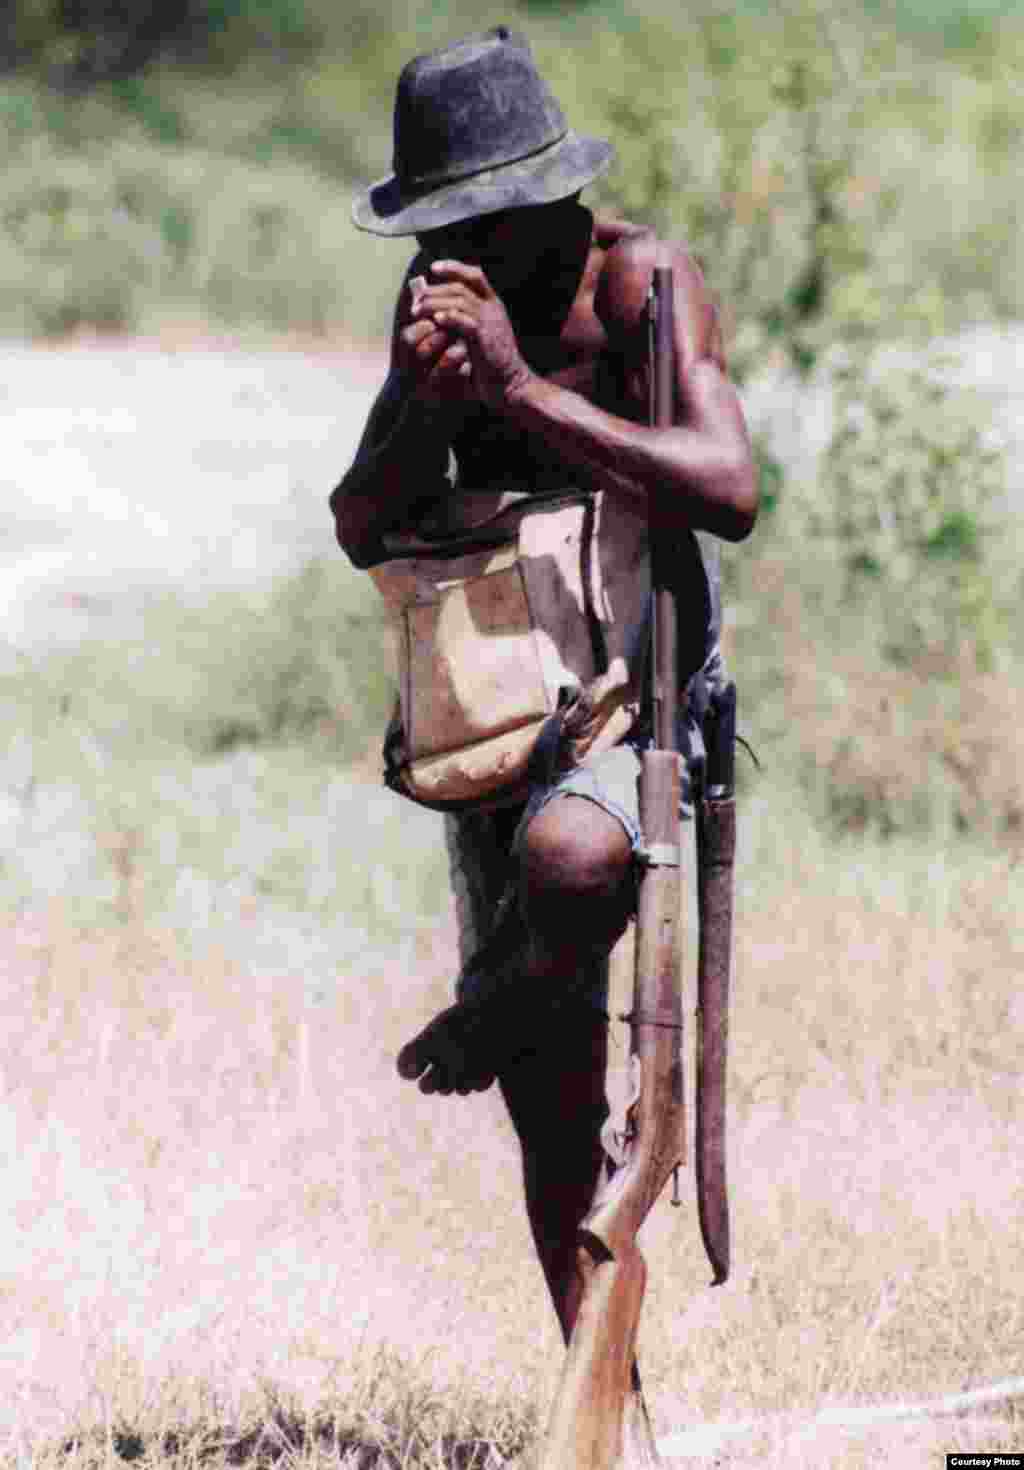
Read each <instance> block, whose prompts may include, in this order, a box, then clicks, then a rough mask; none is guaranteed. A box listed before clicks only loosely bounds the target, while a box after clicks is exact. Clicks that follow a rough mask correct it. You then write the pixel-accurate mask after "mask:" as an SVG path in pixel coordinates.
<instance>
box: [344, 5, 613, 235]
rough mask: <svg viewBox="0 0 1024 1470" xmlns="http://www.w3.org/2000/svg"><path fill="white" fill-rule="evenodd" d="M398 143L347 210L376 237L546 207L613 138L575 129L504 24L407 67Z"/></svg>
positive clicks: (604, 161) (602, 156) (594, 172)
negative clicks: (389, 163) (389, 165)
mask: <svg viewBox="0 0 1024 1470" xmlns="http://www.w3.org/2000/svg"><path fill="white" fill-rule="evenodd" d="M394 145H395V146H394V158H393V169H394V171H393V173H391V174H389V175H388V176H387V178H384V179H380V180H379V181H378V182H377V183H375V184H372V185H371V186H370V187H369V188H368V189H366V190H364V191H363V192H362V193H361V194H359V195H358V197H357V198H356V200H355V202H354V204H353V206H352V218H353V220H354V221H355V223H356V225H357V226H358V227H359V229H361V230H368V231H370V232H371V233H372V234H376V235H416V234H421V233H423V232H424V231H426V230H436V229H439V228H440V227H441V226H442V225H451V224H455V223H457V222H458V221H460V220H465V219H472V218H474V217H475V216H477V215H482V214H493V213H494V211H495V210H498V209H511V208H515V207H518V206H520V205H526V204H552V203H554V202H555V201H556V200H558V199H565V198H567V197H568V196H569V195H570V194H575V193H576V192H577V191H578V190H579V189H582V188H583V186H584V185H585V184H589V183H590V182H591V180H592V179H595V178H597V176H598V175H599V174H602V173H604V171H605V169H607V168H608V166H609V165H610V163H611V162H612V159H613V157H614V149H613V148H612V145H611V144H610V143H608V142H605V141H604V140H603V139H601V138H585V137H581V136H580V135H579V134H578V133H575V132H573V130H572V129H571V128H570V127H569V125H568V123H567V122H566V119H565V114H564V113H563V112H562V109H561V107H560V106H559V105H558V102H557V101H556V99H555V97H554V96H553V94H552V92H551V89H550V88H549V87H548V85H547V83H546V82H545V81H544V80H543V78H542V77H541V75H540V73H539V72H538V71H537V67H536V63H535V62H534V59H533V55H532V53H531V51H530V47H529V43H528V42H527V40H526V38H525V37H524V36H521V35H517V34H516V33H515V32H513V31H510V30H509V29H508V28H507V27H506V26H495V27H494V29H493V30H489V31H485V32H484V33H483V34H481V35H474V36H467V37H466V39H465V40H462V41H457V42H455V44H454V45H451V46H445V47H443V48H442V49H441V50H440V51H432V52H430V53H428V54H427V55H425V56H417V57H415V58H414V59H413V60H412V61H410V62H409V63H408V65H407V66H405V67H403V69H402V73H401V75H400V77H399V79H398V89H397V92H396V96H395V131H394Z"/></svg>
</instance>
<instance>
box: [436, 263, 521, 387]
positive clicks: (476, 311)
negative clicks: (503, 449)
mask: <svg viewBox="0 0 1024 1470" xmlns="http://www.w3.org/2000/svg"><path fill="white" fill-rule="evenodd" d="M430 271H431V276H432V277H433V279H432V281H431V282H430V284H429V285H427V286H425V287H424V288H423V290H422V291H420V292H419V293H418V295H417V296H416V299H415V301H414V302H413V306H412V315H413V318H414V321H415V326H414V327H412V328H410V329H409V330H410V331H414V330H416V329H417V328H420V329H422V330H423V333H424V335H423V337H422V339H420V340H422V341H423V342H425V343H426V342H428V341H429V340H430V337H429V336H428V335H427V327H428V323H429V324H430V328H431V330H432V331H433V332H434V333H436V334H439V335H444V334H446V333H450V334H451V335H452V337H453V338H454V339H455V340H454V341H453V343H452V346H451V348H449V352H452V351H454V350H455V348H456V347H459V346H461V347H462V348H464V350H465V351H466V353H467V357H466V358H465V359H464V360H463V362H464V363H467V364H468V367H469V374H468V381H469V382H470V383H471V384H472V388H473V391H474V393H475V395H476V397H477V398H478V399H479V401H480V402H481V403H485V404H487V406H488V407H490V408H498V409H500V408H501V407H502V406H503V405H504V403H505V402H506V401H507V400H508V398H509V397H510V395H512V394H513V393H514V392H515V391H516V389H517V388H518V387H520V386H521V385H522V384H523V383H524V382H525V381H526V380H527V379H528V378H530V377H531V376H532V374H531V372H530V369H529V368H528V367H527V365H526V363H525V361H524V360H523V357H522V354H521V353H520V351H519V343H518V342H517V341H516V334H515V331H514V330H513V327H512V323H511V322H510V320H509V316H508V312H507V311H506V310H505V307H504V305H503V304H502V301H501V298H500V297H499V296H498V294H497V292H496V291H495V290H494V288H493V286H492V285H491V283H490V282H489V281H488V279H487V277H486V276H485V275H484V273H483V271H482V270H481V269H480V267H479V266H478V265H463V264H462V262H461V261H458V260H435V261H434V262H433V264H432V265H431V267H430ZM458 371H459V373H460V374H462V365H460V367H459V369H458Z"/></svg>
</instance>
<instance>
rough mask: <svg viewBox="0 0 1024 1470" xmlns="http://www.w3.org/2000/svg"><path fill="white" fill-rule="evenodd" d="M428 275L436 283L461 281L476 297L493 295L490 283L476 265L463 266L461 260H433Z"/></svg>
mask: <svg viewBox="0 0 1024 1470" xmlns="http://www.w3.org/2000/svg"><path fill="white" fill-rule="evenodd" d="M430 274H431V275H432V276H433V277H434V279H435V280H436V281H462V282H463V284H464V285H466V286H468V287H469V289H470V290H471V291H473V292H474V293H475V294H476V295H477V296H480V297H483V298H486V297H488V296H490V295H492V294H493V293H492V290H491V283H490V281H489V280H488V279H487V277H486V276H485V275H484V273H483V271H482V270H481V269H480V267H479V266H478V265H464V264H463V262H462V261H461V260H435V261H433V263H432V264H431V267H430ZM428 289H429V288H428Z"/></svg>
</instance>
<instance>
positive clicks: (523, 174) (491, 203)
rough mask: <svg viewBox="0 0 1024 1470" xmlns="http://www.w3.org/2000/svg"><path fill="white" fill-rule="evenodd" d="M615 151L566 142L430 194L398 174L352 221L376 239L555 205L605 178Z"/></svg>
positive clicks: (376, 189)
mask: <svg viewBox="0 0 1024 1470" xmlns="http://www.w3.org/2000/svg"><path fill="white" fill-rule="evenodd" d="M614 158H615V149H614V148H613V147H612V145H611V143H608V142H606V141H605V139H603V138H583V137H581V136H580V135H579V134H578V133H574V132H573V131H572V130H571V129H570V131H569V132H568V133H566V135H565V137H564V138H560V139H559V141H558V142H557V143H553V144H552V145H551V147H550V148H545V149H544V150H543V152H542V153H535V154H533V155H532V156H531V157H529V158H522V159H519V160H518V162H516V163H506V164H502V166H501V167H500V168H492V169H488V170H487V171H486V172H484V173H479V174H474V175H473V176H472V177H471V178H468V179H459V180H457V181H456V182H455V183H453V184H445V185H443V186H442V187H441V188H440V189H432V190H431V191H430V192H429V193H425V194H410V193H409V192H408V191H403V189H402V186H401V184H400V182H399V180H398V179H397V177H396V176H395V175H394V174H389V175H388V177H387V178H386V179H381V180H379V182H378V183H376V184H371V185H370V187H369V189H366V190H364V191H363V193H361V194H359V195H358V196H357V197H356V199H355V201H354V202H353V205H352V220H353V222H354V224H355V225H356V226H357V228H358V229H360V230H367V231H369V232H370V234H373V235H419V234H423V233H425V232H426V231H427V230H439V229H441V228H442V226H444V225H454V224H457V223H458V222H459V221H460V220H465V219H473V218H474V217H475V216H477V215H481V214H494V213H495V211H496V210H499V209H517V208H519V207H520V206H523V205H529V204H554V203H555V202H556V201H557V200H559V199H566V198H568V196H569V195H570V194H575V193H576V192H577V190H579V189H582V188H583V187H584V186H585V185H586V184H589V183H591V182H592V181H593V180H594V179H596V178H598V177H599V176H600V175H601V174H603V173H604V172H605V171H606V170H607V169H608V168H609V167H610V165H611V163H612V161H613V160H614Z"/></svg>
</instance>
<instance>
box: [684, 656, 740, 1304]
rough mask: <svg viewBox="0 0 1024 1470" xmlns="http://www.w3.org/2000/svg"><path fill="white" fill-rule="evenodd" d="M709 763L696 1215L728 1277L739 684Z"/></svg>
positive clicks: (701, 868) (702, 797) (700, 869)
mask: <svg viewBox="0 0 1024 1470" xmlns="http://www.w3.org/2000/svg"><path fill="white" fill-rule="evenodd" d="M704 746H705V750H706V760H705V764H704V775H703V781H702V789H701V790H699V791H697V792H695V796H696V818H697V908H698V914H699V917H700V940H699V949H698V959H697V1107H696V1114H697V1120H696V1146H695V1149H694V1155H695V1164H696V1172H697V1212H698V1216H699V1218H700V1232H701V1235H702V1236H703V1238H704V1249H705V1250H706V1252H707V1256H708V1260H709V1261H710V1262H711V1267H712V1270H713V1271H714V1273H715V1277H714V1281H713V1282H712V1283H711V1284H712V1285H713V1286H719V1285H720V1284H721V1283H722V1282H723V1281H725V1280H726V1278H727V1277H728V1275H729V1199H728V1195H727V1193H726V1169H725V1082H726V1077H725V1073H726V1054H727V1049H728V1042H729V966H730V952H731V949H732V884H733V861H734V858H735V852H736V797H735V776H734V771H735V754H736V685H735V684H732V683H729V684H727V685H726V686H725V687H724V688H723V689H721V690H716V691H715V692H713V693H712V695H711V701H710V704H709V706H708V711H707V714H706V716H705V718H704Z"/></svg>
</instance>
